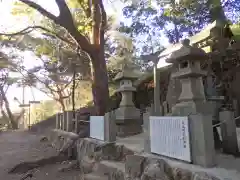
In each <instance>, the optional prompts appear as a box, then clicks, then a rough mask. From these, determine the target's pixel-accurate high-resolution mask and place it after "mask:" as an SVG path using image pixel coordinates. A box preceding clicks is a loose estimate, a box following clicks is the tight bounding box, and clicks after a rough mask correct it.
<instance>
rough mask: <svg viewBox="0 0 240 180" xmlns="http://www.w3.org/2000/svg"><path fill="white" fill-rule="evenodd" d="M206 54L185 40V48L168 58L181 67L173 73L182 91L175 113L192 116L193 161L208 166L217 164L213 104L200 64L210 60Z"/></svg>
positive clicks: (190, 122) (174, 109)
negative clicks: (204, 83)
mask: <svg viewBox="0 0 240 180" xmlns="http://www.w3.org/2000/svg"><path fill="white" fill-rule="evenodd" d="M206 59H207V55H206V53H205V52H204V51H203V50H202V49H199V48H196V47H192V46H190V41H189V40H188V39H185V40H183V41H182V47H181V48H180V49H179V50H177V51H175V52H173V53H172V54H171V56H170V58H169V59H167V60H166V61H167V62H169V63H173V64H174V65H175V66H176V67H178V69H177V71H176V72H174V73H172V77H173V78H178V79H179V80H180V83H181V86H182V91H181V94H180V96H179V98H178V102H177V104H176V105H175V106H173V107H172V115H173V116H188V120H189V136H190V142H191V143H190V146H191V156H192V163H193V164H197V165H201V166H204V167H212V166H214V165H215V149H214V139H213V128H212V114H211V113H209V111H210V112H211V110H212V106H211V103H209V102H207V101H206V97H205V92H204V87H203V81H202V77H203V76H205V75H206V74H207V73H206V72H205V71H203V70H201V66H200V63H201V61H202V60H206Z"/></svg>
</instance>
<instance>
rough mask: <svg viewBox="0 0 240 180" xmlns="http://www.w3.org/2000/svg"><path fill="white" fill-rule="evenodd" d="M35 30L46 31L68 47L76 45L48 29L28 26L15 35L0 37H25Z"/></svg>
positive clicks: (8, 34)
mask: <svg viewBox="0 0 240 180" xmlns="http://www.w3.org/2000/svg"><path fill="white" fill-rule="evenodd" d="M36 29H41V30H43V31H46V32H48V33H50V35H48V36H51V37H56V38H58V39H60V40H62V41H64V42H66V43H68V44H70V45H76V44H74V43H72V42H71V41H69V40H68V39H65V38H63V37H62V36H60V35H58V34H56V33H54V32H53V31H51V30H49V29H47V28H45V27H42V26H29V27H26V28H24V29H22V30H21V31H18V32H15V33H0V35H2V36H17V35H25V34H28V33H31V32H32V31H34V30H36ZM45 35H46V34H45Z"/></svg>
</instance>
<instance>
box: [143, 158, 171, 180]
mask: <svg viewBox="0 0 240 180" xmlns="http://www.w3.org/2000/svg"><path fill="white" fill-rule="evenodd" d="M149 179H157V180H172V179H173V171H172V168H171V167H170V165H169V164H168V163H167V162H166V161H165V160H163V159H158V160H156V161H153V162H150V163H149V164H148V165H147V166H146V167H145V169H144V171H143V174H142V176H141V180H149Z"/></svg>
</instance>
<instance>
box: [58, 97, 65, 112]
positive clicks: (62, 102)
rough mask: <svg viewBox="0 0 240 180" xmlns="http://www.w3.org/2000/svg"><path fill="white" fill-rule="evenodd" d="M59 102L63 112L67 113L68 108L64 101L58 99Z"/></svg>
mask: <svg viewBox="0 0 240 180" xmlns="http://www.w3.org/2000/svg"><path fill="white" fill-rule="evenodd" d="M57 101H58V103H59V105H60V106H61V109H62V111H63V112H64V111H66V107H65V104H64V101H63V99H58V100H57Z"/></svg>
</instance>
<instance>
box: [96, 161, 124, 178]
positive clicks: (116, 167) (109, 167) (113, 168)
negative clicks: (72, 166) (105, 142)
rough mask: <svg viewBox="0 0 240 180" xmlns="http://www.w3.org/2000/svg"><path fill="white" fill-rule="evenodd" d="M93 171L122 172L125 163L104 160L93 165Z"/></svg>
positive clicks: (109, 173)
mask: <svg viewBox="0 0 240 180" xmlns="http://www.w3.org/2000/svg"><path fill="white" fill-rule="evenodd" d="M94 171H95V172H97V173H100V174H102V175H111V174H114V173H116V172H118V173H121V174H124V173H125V164H124V162H118V161H107V160H104V161H100V162H99V163H97V164H96V165H95V167H94Z"/></svg>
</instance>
